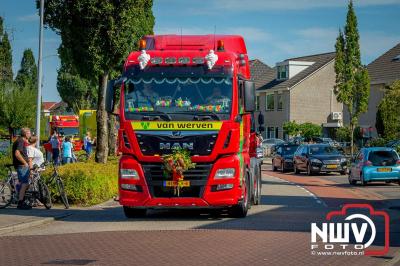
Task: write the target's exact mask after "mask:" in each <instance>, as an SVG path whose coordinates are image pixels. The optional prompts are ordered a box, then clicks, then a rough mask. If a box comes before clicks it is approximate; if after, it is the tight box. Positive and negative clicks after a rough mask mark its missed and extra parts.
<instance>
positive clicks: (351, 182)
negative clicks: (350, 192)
mask: <svg viewBox="0 0 400 266" xmlns="http://www.w3.org/2000/svg"><path fill="white" fill-rule="evenodd" d="M347 178H348V180H349V184H350V185H353V186H354V185H355V184H357V180H353V179H352V178H351V173H349V175H348V177H347Z"/></svg>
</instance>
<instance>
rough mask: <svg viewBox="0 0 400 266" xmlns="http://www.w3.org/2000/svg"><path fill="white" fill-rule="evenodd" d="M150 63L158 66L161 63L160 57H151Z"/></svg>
mask: <svg viewBox="0 0 400 266" xmlns="http://www.w3.org/2000/svg"><path fill="white" fill-rule="evenodd" d="M150 62H151V63H152V64H153V65H159V64H161V63H162V57H153V58H152V59H150Z"/></svg>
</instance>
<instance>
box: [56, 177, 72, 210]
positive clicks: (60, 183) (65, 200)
mask: <svg viewBox="0 0 400 266" xmlns="http://www.w3.org/2000/svg"><path fill="white" fill-rule="evenodd" d="M56 183H57V189H58V193H60V197H61V201H62V203H63V204H64V206H65V208H66V209H69V202H68V197H67V193H65V190H64V183H63V181H62V180H61V179H59V178H57V180H56Z"/></svg>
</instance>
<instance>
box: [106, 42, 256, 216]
mask: <svg viewBox="0 0 400 266" xmlns="http://www.w3.org/2000/svg"><path fill="white" fill-rule="evenodd" d="M116 90H120V100H119V101H120V102H119V104H117V105H118V106H119V107H118V108H119V110H118V111H119V121H120V128H119V150H120V152H121V153H122V156H121V158H120V162H119V202H120V204H121V205H122V206H123V209H124V213H125V215H126V216H127V217H129V218H132V217H136V216H142V215H145V213H146V211H147V209H159V208H161V209H163V208H165V209H170V208H189V209H193V208H199V209H215V210H222V209H228V210H229V213H230V214H231V215H232V216H234V217H245V216H246V215H247V211H248V209H249V208H250V206H251V205H252V204H259V202H260V197H261V160H259V159H258V158H256V154H257V153H256V151H255V149H256V145H255V143H252V142H255V141H256V137H255V134H254V133H255V131H254V130H255V129H254V128H255V127H254V126H252V125H254V123H253V122H254V121H253V120H254V119H253V112H254V111H255V86H254V82H253V81H251V80H250V70H249V63H248V56H247V50H246V46H245V42H244V40H243V38H242V37H241V36H235V35H187V36H185V35H184V36H180V35H155V36H145V37H143V38H142V40H140V42H139V51H134V52H131V53H130V54H129V56H128V58H127V59H126V62H125V65H124V72H123V74H122V76H121V78H119V79H118V80H111V81H109V84H108V88H107V93H106V110H107V111H108V112H114V113H115V110H113V106H115V105H116V103H114V101H115V99H116V97H115V92H116ZM175 148H180V149H184V150H187V151H189V152H190V158H191V161H192V162H194V163H195V164H196V165H195V168H193V169H189V170H187V171H186V172H184V176H185V186H184V187H183V188H182V190H181V192H180V193H179V194H178V195H177V194H176V193H174V188H173V186H174V184H173V182H169V180H170V178H171V177H170V176H168V175H166V174H165V166H164V165H163V163H162V162H163V161H162V158H163V155H165V154H170V153H171V152H172V151H173V150H174V149H175Z"/></svg>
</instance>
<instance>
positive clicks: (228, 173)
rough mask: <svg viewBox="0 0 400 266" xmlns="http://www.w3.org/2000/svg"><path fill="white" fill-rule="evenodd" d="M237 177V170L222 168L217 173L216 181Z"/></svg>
mask: <svg viewBox="0 0 400 266" xmlns="http://www.w3.org/2000/svg"><path fill="white" fill-rule="evenodd" d="M233 177H235V168H222V169H218V170H217V172H216V173H215V176H214V178H215V179H223V178H233Z"/></svg>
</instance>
